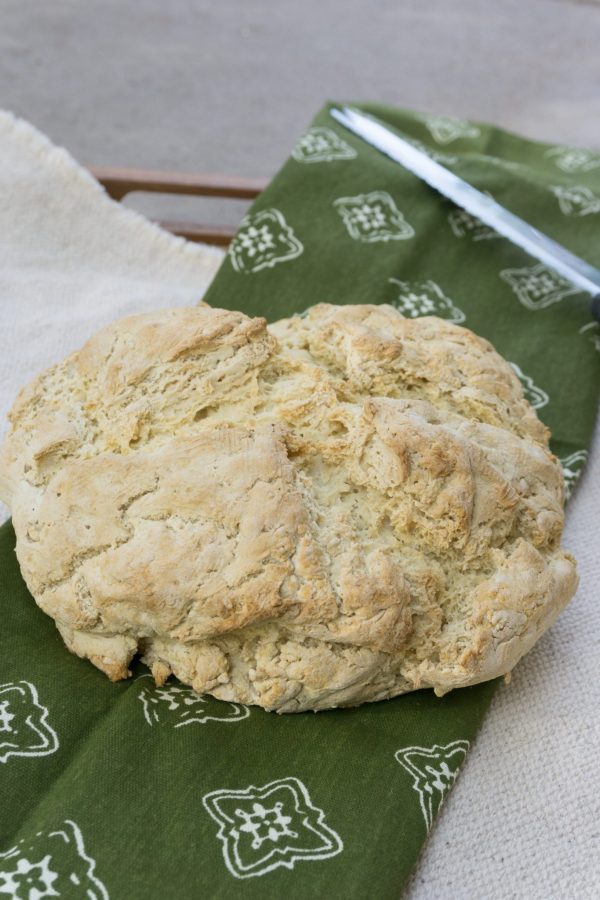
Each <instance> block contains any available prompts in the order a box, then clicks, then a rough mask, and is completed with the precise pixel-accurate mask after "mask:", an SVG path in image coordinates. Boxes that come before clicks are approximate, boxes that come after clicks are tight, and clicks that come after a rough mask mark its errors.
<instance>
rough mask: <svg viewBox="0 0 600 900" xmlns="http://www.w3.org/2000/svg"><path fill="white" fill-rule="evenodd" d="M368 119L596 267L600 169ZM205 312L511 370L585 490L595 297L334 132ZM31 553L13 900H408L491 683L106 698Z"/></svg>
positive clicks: (16, 618) (281, 177)
mask: <svg viewBox="0 0 600 900" xmlns="http://www.w3.org/2000/svg"><path fill="white" fill-rule="evenodd" d="M365 108H366V109H368V110H369V111H371V112H373V113H375V114H376V115H378V116H379V117H381V118H383V119H385V120H386V121H387V122H389V123H390V125H392V126H393V127H395V128H397V129H399V130H400V131H401V132H402V133H403V134H405V135H407V136H409V137H410V138H411V139H413V140H414V141H416V142H417V143H418V145H419V146H422V147H424V148H426V149H427V151H428V152H430V153H431V154H432V155H433V156H434V157H435V158H436V159H439V160H440V161H442V162H443V163H444V164H446V165H448V166H449V167H450V168H452V169H453V170H455V171H456V172H457V173H458V174H460V175H461V176H462V177H464V178H466V179H467V180H468V181H470V182H471V183H472V184H474V185H476V186H477V187H478V188H480V189H482V190H486V191H489V192H490V193H491V194H492V195H493V196H494V197H495V198H496V199H497V200H499V201H500V202H501V203H503V204H504V205H506V206H507V207H508V208H509V209H511V210H513V211H515V212H516V213H518V214H520V215H522V216H524V217H525V218H527V219H528V220H529V221H530V222H532V223H533V224H534V225H537V226H538V227H540V228H542V229H543V230H544V231H546V232H547V233H548V234H550V235H551V236H552V237H554V238H556V239H557V240H559V241H561V242H562V243H564V244H565V245H566V246H567V247H569V248H570V249H572V250H574V251H575V252H577V253H579V254H581V255H582V256H584V257H585V258H587V259H589V260H590V261H591V262H593V263H595V264H596V265H600V244H598V240H597V224H596V223H597V221H598V215H599V214H600V155H594V154H593V153H591V152H589V151H584V150H575V149H571V148H564V147H555V148H552V147H548V146H545V145H542V144H538V143H533V142H531V141H526V140H523V139H522V138H518V137H516V136H514V135H510V134H507V133H506V132H503V131H500V130H499V129H496V128H491V127H489V126H485V125H479V124H478V125H475V124H473V123H467V122H462V121H459V120H456V119H450V118H446V117H432V116H429V117H427V116H420V115H416V114H411V113H407V112H401V111H399V110H392V109H389V108H384V107H375V106H369V107H365ZM207 300H208V302H209V303H211V304H212V305H215V306H223V307H230V308H235V309H242V310H243V311H244V312H246V313H249V314H251V315H265V316H266V317H267V318H269V319H275V318H279V317H281V316H286V315H290V314H291V313H294V312H301V311H302V310H304V309H305V308H306V307H307V306H310V305H311V304H313V303H316V302H318V301H329V302H332V303H365V302H368V303H381V302H385V303H392V304H394V305H395V306H396V307H397V308H398V309H399V310H401V311H402V312H403V313H404V314H405V315H407V316H415V315H423V314H431V313H434V314H436V315H439V316H442V317H444V318H447V319H451V320H453V321H455V322H459V323H464V324H465V325H467V326H468V327H470V328H472V329H473V330H474V331H476V332H478V333H479V334H482V335H485V336H486V337H487V338H489V339H490V340H492V342H493V343H494V344H495V346H496V347H497V349H498V350H499V351H500V352H501V353H502V354H504V355H505V356H506V357H507V359H509V360H510V361H511V362H512V363H513V364H514V366H515V369H516V371H517V374H518V375H519V377H520V378H521V380H522V382H523V385H524V387H525V390H526V392H527V394H528V396H529V397H530V399H531V401H532V402H533V403H534V405H535V406H537V408H538V411H539V414H540V416H541V417H542V418H543V419H544V421H545V422H547V424H548V425H549V426H550V427H551V429H552V431H553V435H554V437H553V447H554V450H555V452H556V453H557V455H559V456H560V457H561V459H562V461H563V465H564V469H565V473H566V476H567V483H568V487H569V489H570V490H572V488H573V486H574V484H575V482H576V480H577V477H578V474H579V473H580V471H581V468H582V466H583V464H584V462H585V458H586V452H587V451H586V447H587V444H588V442H589V439H590V436H591V431H592V426H593V421H594V415H595V410H596V406H597V401H598V394H599V389H600V352H599V351H600V329H599V328H598V325H597V324H595V323H593V322H592V320H591V318H590V315H589V313H588V311H587V304H586V302H585V299H584V297H583V296H582V295H581V294H580V293H578V292H577V291H575V290H574V289H573V288H572V287H571V286H570V285H569V284H568V283H567V282H565V281H564V280H563V279H561V278H559V277H558V276H556V275H554V274H553V273H552V272H550V271H549V270H547V269H545V268H544V267H543V266H540V265H539V264H537V263H536V262H535V260H532V259H530V258H528V257H527V256H526V255H525V254H524V253H522V252H521V251H520V250H519V249H517V248H516V247H514V246H512V245H511V244H510V243H508V242H507V241H505V240H504V239H502V238H499V237H498V236H496V235H495V234H494V233H493V232H491V231H490V230H489V229H488V228H486V227H485V226H483V225H482V224H481V223H480V222H478V221H477V220H474V219H472V218H471V217H470V216H468V215H467V214H466V213H464V212H462V211H461V210H459V209H457V208H456V207H454V206H452V205H451V204H450V203H447V202H446V201H444V200H443V199H442V198H441V197H439V196H438V195H437V194H435V193H433V192H432V191H431V190H430V189H429V188H427V187H426V186H425V185H424V184H422V183H421V182H419V181H418V180H417V179H416V178H414V177H413V176H411V175H410V174H408V173H407V172H405V171H404V170H402V169H401V168H400V167H399V166H397V165H395V164H394V163H392V162H391V161H390V160H388V159H386V158H385V157H383V156H381V155H380V154H379V153H377V152H376V151H375V150H373V149H371V148H369V147H368V146H366V145H365V144H363V143H361V142H360V141H359V140H358V139H356V138H354V137H353V136H351V135H349V134H347V133H346V132H345V131H344V130H343V129H341V128H340V127H338V126H337V125H336V123H334V121H333V120H332V119H331V118H330V116H329V115H328V110H327V109H325V110H323V111H322V112H321V113H320V114H319V115H318V116H317V118H316V119H315V121H314V123H313V125H312V127H311V128H310V129H309V130H308V132H307V133H306V134H305V135H304V137H303V138H302V139H301V140H300V141H299V143H298V144H297V146H296V148H295V149H294V151H293V153H292V156H291V158H290V160H289V161H288V162H287V163H286V164H285V166H284V167H283V169H282V170H281V172H280V173H279V174H278V175H277V176H276V178H275V179H274V181H273V183H272V184H271V186H270V187H269V188H268V189H267V190H266V191H265V193H264V194H263V195H262V196H261V197H260V198H259V199H258V201H257V202H256V203H255V204H254V205H253V207H252V209H251V211H250V213H249V214H248V216H247V217H246V218H245V219H244V221H243V223H242V225H241V228H240V230H239V232H238V235H237V237H236V238H235V240H234V242H233V244H232V246H231V250H230V254H229V255H228V257H227V258H226V260H225V262H224V264H223V266H222V268H221V270H220V272H219V274H218V276H217V278H216V280H215V282H214V284H213V285H212V287H211V289H210V291H209V295H208V297H207ZM13 548H14V534H13V531H12V528H11V526H10V525H9V524H7V525H5V526H3V528H2V529H0V603H1V604H2V621H3V627H2V633H1V638H0V640H1V642H2V646H1V649H2V653H1V655H0V667H1V668H2V672H1V677H0V781H1V789H2V814H1V817H0V820H1V828H2V835H1V842H0V896H1V897H4V896H7V897H10V898H13V900H24V898H26V900H34V898H35V900H38V898H39V900H41V898H45V897H54V896H60V897H68V898H107V897H111V898H113V900H120V898H127V900H136V898H144V900H147V898H169V900H183V898H196V897H197V898H200V897H210V898H212V897H223V898H236V897H239V898H247V897H250V898H251V897H260V898H282V897H286V898H309V897H313V898H323V897H356V898H363V897H377V898H388V897H389V898H397V897H398V895H399V893H400V890H401V887H402V885H403V883H404V882H405V880H406V878H407V876H408V875H409V873H410V870H411V868H412V866H413V864H414V862H415V859H416V857H417V855H418V853H419V850H420V848H421V846H422V844H423V842H424V840H425V838H426V836H427V833H428V831H429V829H430V828H431V826H432V823H433V820H434V818H435V815H436V813H437V811H438V809H439V806H440V804H441V802H442V800H443V798H444V796H445V795H446V794H447V792H448V790H449V788H450V787H451V786H452V784H453V782H454V780H455V777H456V775H457V773H458V771H459V768H460V766H461V764H462V763H463V761H464V759H465V756H466V754H467V751H468V748H469V745H470V743H471V742H472V740H473V738H474V736H475V734H476V731H477V729H478V727H479V725H480V723H481V721H482V719H483V716H484V714H485V711H486V709H487V707H488V705H489V702H490V699H491V697H492V695H493V693H494V690H495V687H496V684H495V683H488V684H484V685H479V686H477V687H473V688H467V689H463V690H459V691H455V692H454V693H452V694H449V695H447V696H446V697H444V698H443V699H437V698H436V697H434V696H433V693H432V692H430V691H419V692H416V693H413V694H408V695H406V696H403V697H398V698H397V699H395V700H389V701H384V702H382V703H377V704H371V705H366V706H362V707H360V708H358V709H348V710H332V711H328V712H323V713H319V714H318V715H314V714H312V713H303V714H299V715H294V716H281V717H278V716H276V715H274V714H268V713H265V712H264V711H262V710H260V709H257V708H245V707H242V706H239V705H237V704H233V703H222V702H218V701H216V700H213V699H211V698H201V697H198V696H197V695H195V694H194V693H193V692H192V691H190V690H189V689H188V688H185V687H183V686H181V685H179V684H177V683H176V682H173V681H170V682H168V683H167V685H165V686H164V687H163V688H160V689H159V688H156V687H154V685H153V682H152V679H151V678H150V677H149V675H148V672H147V670H146V669H145V667H143V666H141V665H137V666H136V667H135V668H134V677H133V678H132V679H131V680H130V681H128V682H126V683H119V684H111V683H110V682H109V681H108V680H107V679H106V678H105V677H104V676H103V675H102V674H100V672H98V671H97V670H96V669H94V668H93V667H92V666H91V665H90V664H89V663H87V662H83V661H81V660H79V659H78V658H76V657H75V656H72V655H71V654H70V653H68V652H67V650H66V649H65V648H64V646H63V644H62V641H61V639H60V637H59V635H58V633H57V631H56V629H55V627H54V624H53V622H52V621H51V620H50V619H48V618H47V617H46V616H45V615H44V614H43V613H42V612H41V611H40V610H39V609H38V608H37V607H36V605H35V603H34V602H33V600H32V598H31V597H30V596H29V594H28V592H27V590H26V588H25V586H24V584H23V581H22V579H21V577H20V574H19V571H18V567H17V564H16V560H15V557H14V552H13ZM557 627H559V628H560V623H559V624H558V626H557ZM531 699H532V703H533V702H535V698H533V697H532V698H531ZM498 752H501V748H499V750H498ZM532 752H534V748H532ZM536 752H537V750H536ZM467 777H468V776H467ZM457 827H460V823H457Z"/></svg>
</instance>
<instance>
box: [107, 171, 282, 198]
mask: <svg viewBox="0 0 600 900" xmlns="http://www.w3.org/2000/svg"><path fill="white" fill-rule="evenodd" d="M90 172H91V173H92V175H94V176H95V177H96V178H97V179H98V181H99V182H100V183H101V184H103V185H104V187H105V188H106V191H107V193H108V194H110V196H111V197H113V198H114V199H115V200H121V199H122V198H123V197H125V196H126V195H127V194H131V193H132V192H133V191H145V192H151V193H160V194H190V195H195V196H198V197H233V198H237V199H240V200H252V199H253V198H254V197H257V196H258V195H259V194H260V193H261V192H262V191H263V190H264V189H265V188H266V186H267V184H268V179H267V178H246V177H242V176H234V175H191V174H189V173H187V172H160V171H155V170H153V169H121V168H113V167H112V166H91V167H90Z"/></svg>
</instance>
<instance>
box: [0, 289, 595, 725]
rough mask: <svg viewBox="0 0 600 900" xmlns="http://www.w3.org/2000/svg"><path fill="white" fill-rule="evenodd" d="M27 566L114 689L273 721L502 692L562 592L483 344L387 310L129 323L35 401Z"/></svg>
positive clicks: (1, 469)
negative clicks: (414, 697) (269, 320)
mask: <svg viewBox="0 0 600 900" xmlns="http://www.w3.org/2000/svg"><path fill="white" fill-rule="evenodd" d="M10 418H11V430H10V433H9V435H8V437H7V439H6V441H5V443H4V445H3V447H2V450H1V454H0V489H1V493H2V497H3V499H5V500H6V502H8V503H9V505H11V507H12V513H13V522H14V527H15V531H16V534H17V555H18V558H19V562H20V565H21V570H22V573H23V576H24V578H25V580H26V582H27V585H28V587H29V589H30V591H31V593H32V594H33V596H34V597H35V599H36V601H37V602H38V604H39V605H40V607H41V608H42V609H43V610H44V611H45V612H47V613H48V614H49V615H50V616H52V617H53V618H54V619H55V620H56V623H57V626H58V628H59V630H60V632H61V634H62V636H63V638H64V640H65V643H66V644H67V646H68V647H69V648H70V649H71V650H72V651H73V652H75V653H77V654H79V655H80V656H82V657H84V658H87V659H90V660H91V661H92V662H93V663H94V665H96V666H98V667H99V668H100V669H102V670H103V671H104V672H106V674H107V675H108V676H109V677H110V678H113V679H118V678H125V677H127V675H128V674H129V668H128V667H129V663H130V661H131V659H132V658H133V656H134V655H135V654H136V653H140V654H142V657H143V659H144V660H145V661H146V662H147V663H148V665H150V666H151V668H152V671H153V673H154V675H155V678H156V679H157V681H158V682H160V683H162V682H163V681H164V680H165V678H167V677H168V675H169V674H170V673H171V672H172V673H174V674H175V675H176V676H177V677H179V678H180V679H181V680H182V681H184V682H186V683H188V684H190V685H192V686H193V687H194V689H195V690H197V691H199V692H210V693H212V694H213V695H214V696H216V697H219V698H222V699H224V700H229V701H237V702H242V703H255V704H259V705H261V706H263V707H264V708H266V709H275V710H277V711H279V712H296V711H300V710H304V709H325V708H328V707H332V706H344V705H356V704H358V703H362V702H365V701H372V700H379V699H383V698H385V697H392V696H395V695H397V694H400V693H403V692H405V691H410V690H415V689H418V688H421V687H433V688H434V689H435V691H436V693H438V694H443V693H445V692H446V691H448V690H451V689H452V688H454V687H459V686H463V685H468V684H475V683H477V682H479V681H482V680H486V679H489V678H493V677H495V676H498V675H502V674H505V673H507V672H509V671H510V669H512V668H513V666H514V665H515V664H516V663H517V662H518V660H519V658H520V657H521V656H522V655H523V654H524V653H525V652H526V651H527V650H528V649H529V648H530V647H531V646H532V645H533V643H534V642H535V641H536V640H537V638H538V637H539V636H540V634H541V633H542V632H543V631H544V630H545V629H546V628H547V627H548V626H549V625H550V624H551V623H552V621H553V620H554V618H555V617H556V616H557V615H558V613H559V612H560V610H561V609H562V608H563V607H564V606H565V604H566V603H567V602H568V600H569V599H570V598H571V596H572V595H573V593H574V591H575V589H576V585H577V576H576V573H575V565H574V561H573V559H572V557H571V556H570V555H569V554H568V553H566V552H564V551H563V550H562V549H561V547H560V539H561V535H562V529H563V508H562V503H563V492H564V489H563V481H562V473H561V469H560V466H559V464H558V461H557V460H556V459H555V457H553V456H552V454H551V453H550V451H549V449H548V432H547V429H546V428H545V427H544V426H543V425H542V423H541V422H540V421H539V420H538V418H537V416H536V414H535V412H534V410H533V409H532V408H531V407H530V405H529V404H528V403H527V401H526V400H525V399H524V397H523V391H522V388H521V385H520V382H519V380H518V379H517V377H516V375H515V373H514V372H513V370H512V368H511V367H510V366H509V365H508V363H506V362H505V361H504V360H503V359H502V358H501V357H500V356H499V355H498V354H497V353H496V352H495V350H494V349H493V347H492V346H491V345H490V344H489V343H488V342H487V341H485V340H483V339H482V338H479V337H477V336H476V335H474V334H472V333H471V332H470V331H468V330H466V329H464V328H461V327H459V326H456V325H453V324H451V323H448V322H446V321H442V320H440V319H436V318H434V317H426V318H421V319H419V318H417V319H404V318H403V317H402V316H401V315H400V314H399V313H398V312H397V311H396V310H394V309H393V308H392V307H389V306H368V305H362V306H345V307H336V306H330V305H327V304H319V305H317V306H315V307H312V308H311V309H310V310H309V311H308V313H307V314H306V315H305V316H303V317H294V318H291V319H284V320H281V321H279V322H276V323H274V324H273V325H271V326H267V324H266V322H265V320H263V319H249V318H248V317H246V316H244V315H243V314H242V313H237V312H231V311H226V310H217V309H211V308H209V307H207V306H201V307H197V308H195V309H190V308H185V309H170V310H165V311H159V312H155V313H149V314H145V315H139V316H132V317H129V318H127V319H123V320H121V321H118V322H115V323H114V324H113V325H111V326H109V327H108V328H106V329H104V330H102V331H100V332H98V334H96V335H95V336H94V337H92V338H91V340H89V341H88V342H87V344H86V345H85V346H84V347H83V348H82V349H81V350H80V351H78V352H77V353H75V354H73V355H72V356H70V357H68V358H67V359H66V360H64V361H63V362H61V363H59V364H58V365H56V366H54V367H52V368H51V369H48V370H47V371H46V372H44V373H42V374H41V375H40V376H38V378H37V379H35V380H34V381H33V382H32V383H31V384H30V385H28V386H26V387H25V388H24V389H23V390H22V391H21V393H20V394H19V396H18V398H17V400H16V402H15V404H14V407H13V409H12V411H11V415H10Z"/></svg>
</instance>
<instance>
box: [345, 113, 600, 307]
mask: <svg viewBox="0 0 600 900" xmlns="http://www.w3.org/2000/svg"><path fill="white" fill-rule="evenodd" d="M330 113H331V115H332V116H333V118H334V119H335V120H336V121H337V122H339V123H340V125H343V126H344V128H347V129H348V130H349V131H351V132H352V133H353V134H356V135H357V136H358V137H360V138H362V140H363V141H366V143H367V144H370V145H371V146H372V147H375V148H376V149H377V150H379V151H380V152H381V153H383V154H385V156H388V157H389V158H390V159H393V160H394V161H395V162H397V163H399V164H400V165H401V166H404V168H405V169H408V171H409V172H412V173H413V174H414V175H416V176H417V177H418V178H420V179H422V180H423V181H424V182H426V184H428V185H429V186H430V187H432V188H434V189H435V190H436V191H438V192H439V193H440V194H443V195H444V197H447V198H448V199H449V200H452V202H453V203H456V204H457V206H461V207H462V208H463V209H466V211H467V212H469V213H471V215H473V216H476V217H477V218H478V219H480V220H481V221H482V222H484V223H485V224H486V225H489V226H490V227H491V228H493V229H494V230H495V231H497V232H498V234H501V235H502V236H503V237H506V238H508V239H509V240H510V241H512V243H513V244H516V245H517V246H519V247H521V248H522V249H523V250H525V252H526V253H528V254H529V255H530V256H533V257H535V258H536V259H538V260H540V262H542V263H544V264H545V265H547V266H549V268H551V269H554V271H555V272H558V274H559V275H562V276H563V278H566V279H567V280H568V281H570V282H571V283H572V284H574V285H575V286H576V287H578V288H580V289H581V290H583V291H586V292H587V293H589V294H591V295H592V300H591V302H590V312H591V313H592V315H593V316H594V318H595V319H597V320H598V321H600V270H599V269H596V268H595V267H594V266H592V265H591V264H590V263H588V262H586V261H585V260H584V259H581V257H579V256H576V255H575V254H574V253H571V252H570V251H569V250H567V249H566V247H563V246H562V244H559V243H558V242H557V241H555V240H553V239H552V238H550V237H548V235H546V234H543V233H542V232H541V231H538V229H537V228H534V227H533V226H532V225H530V224H529V223H528V222H525V221H524V219H521V218H519V216H516V215H515V214H514V213H511V212H509V210H507V209H505V207H504V206H501V204H500V203H497V202H496V200H494V199H492V197H489V196H488V195H487V194H483V193H482V192H481V191H478V190H477V188H474V187H473V185H471V184H469V183H468V182H466V181H463V179H462V178H459V177H458V176H457V175H455V174H454V172H451V171H450V170H449V169H447V168H446V167H445V166H442V165H440V163H438V162H436V161H435V160H433V159H431V157H429V156H428V155H427V154H426V153H423V151H421V150H418V149H417V148H416V147H413V145H412V144H410V143H409V142H408V141H406V140H404V139H403V138H401V137H400V136H399V135H397V134H395V133H394V132H393V131H390V129H389V128H387V126H385V125H384V124H383V123H382V122H380V121H379V120H378V119H376V118H375V117H374V116H367V115H365V114H364V113H361V112H359V111H358V110H355V109H352V108H351V107H348V106H344V107H342V108H341V109H337V108H335V107H334V108H332V109H331V110H330Z"/></svg>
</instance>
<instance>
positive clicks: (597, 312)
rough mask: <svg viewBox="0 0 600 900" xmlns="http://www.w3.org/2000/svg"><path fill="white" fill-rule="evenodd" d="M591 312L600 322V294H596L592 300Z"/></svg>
mask: <svg viewBox="0 0 600 900" xmlns="http://www.w3.org/2000/svg"><path fill="white" fill-rule="evenodd" d="M590 312H591V314H592V315H593V317H594V318H595V320H596V321H597V322H600V294H596V295H595V296H594V297H592V299H591V300H590Z"/></svg>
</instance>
